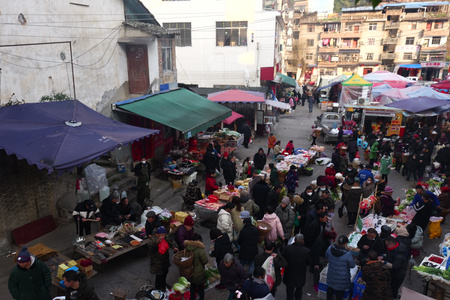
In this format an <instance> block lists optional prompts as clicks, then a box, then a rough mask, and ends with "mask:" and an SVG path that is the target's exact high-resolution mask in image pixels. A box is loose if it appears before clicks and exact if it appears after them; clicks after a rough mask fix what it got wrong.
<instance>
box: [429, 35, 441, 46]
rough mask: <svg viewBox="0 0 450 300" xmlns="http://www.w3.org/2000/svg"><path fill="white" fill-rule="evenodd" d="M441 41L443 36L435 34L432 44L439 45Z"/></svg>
mask: <svg viewBox="0 0 450 300" xmlns="http://www.w3.org/2000/svg"><path fill="white" fill-rule="evenodd" d="M440 43H441V37H440V36H433V39H432V40H431V45H439V44H440Z"/></svg>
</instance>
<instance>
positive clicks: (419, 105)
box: [386, 97, 450, 113]
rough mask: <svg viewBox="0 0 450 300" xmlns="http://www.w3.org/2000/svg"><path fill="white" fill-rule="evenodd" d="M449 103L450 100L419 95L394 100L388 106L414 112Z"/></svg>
mask: <svg viewBox="0 0 450 300" xmlns="http://www.w3.org/2000/svg"><path fill="white" fill-rule="evenodd" d="M448 104H450V102H449V101H448V100H442V99H436V98H431V97H417V98H409V99H405V100H400V101H396V102H392V103H389V104H386V106H388V107H395V108H399V109H402V110H405V111H409V112H412V113H417V112H421V111H425V110H429V109H433V108H436V107H440V106H445V105H448Z"/></svg>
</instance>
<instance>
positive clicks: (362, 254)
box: [358, 228, 386, 265]
mask: <svg viewBox="0 0 450 300" xmlns="http://www.w3.org/2000/svg"><path fill="white" fill-rule="evenodd" d="M358 248H359V250H360V251H359V255H358V260H359V262H360V264H361V265H363V264H365V262H366V260H367V258H368V257H369V252H370V251H375V252H376V253H377V255H378V256H380V255H382V254H384V253H385V252H386V250H385V246H384V243H383V241H382V240H381V238H380V237H379V236H378V232H377V231H376V230H375V229H373V228H369V229H368V230H367V234H365V235H363V236H362V237H361V239H360V240H359V242H358Z"/></svg>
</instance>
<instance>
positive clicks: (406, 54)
mask: <svg viewBox="0 0 450 300" xmlns="http://www.w3.org/2000/svg"><path fill="white" fill-rule="evenodd" d="M403 59H404V60H410V59H412V52H405V53H403Z"/></svg>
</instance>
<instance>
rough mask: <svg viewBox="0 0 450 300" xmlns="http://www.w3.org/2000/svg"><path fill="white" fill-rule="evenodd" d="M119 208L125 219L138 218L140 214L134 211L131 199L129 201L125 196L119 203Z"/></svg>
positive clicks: (133, 219) (132, 219) (134, 219)
mask: <svg viewBox="0 0 450 300" xmlns="http://www.w3.org/2000/svg"><path fill="white" fill-rule="evenodd" d="M118 208H119V213H120V215H121V216H122V220H123V221H127V220H129V221H136V220H137V217H138V215H137V214H135V213H134V211H133V208H132V207H131V205H130V201H128V198H126V197H124V198H122V199H120V204H119V205H118Z"/></svg>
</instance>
